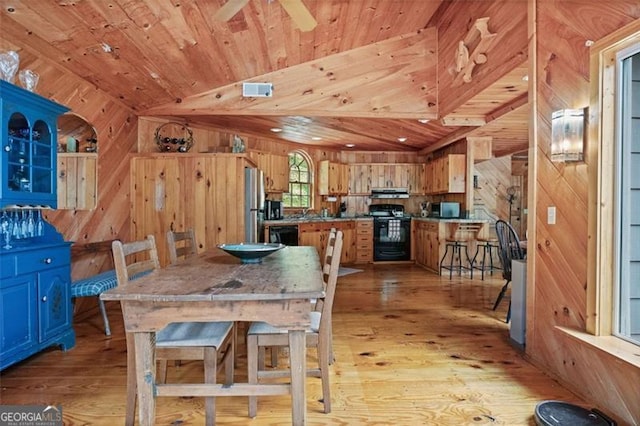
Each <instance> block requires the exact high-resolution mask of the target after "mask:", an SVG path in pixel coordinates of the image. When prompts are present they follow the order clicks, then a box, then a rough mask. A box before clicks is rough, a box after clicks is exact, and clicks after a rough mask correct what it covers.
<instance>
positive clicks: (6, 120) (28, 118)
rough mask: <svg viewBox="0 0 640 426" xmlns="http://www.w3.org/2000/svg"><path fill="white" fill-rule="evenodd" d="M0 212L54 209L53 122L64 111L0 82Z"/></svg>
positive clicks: (54, 131) (35, 95) (54, 143)
mask: <svg viewBox="0 0 640 426" xmlns="http://www.w3.org/2000/svg"><path fill="white" fill-rule="evenodd" d="M0 99H1V102H0V124H1V126H0V138H1V146H2V151H1V153H2V179H0V208H2V207H7V206H14V205H37V206H47V207H51V208H56V206H57V176H56V167H57V162H56V156H57V122H58V116H59V115H61V114H62V113H64V112H65V111H68V108H67V107H65V106H63V105H60V104H57V103H55V102H52V101H50V100H48V99H46V98H43V97H42V96H40V95H37V94H35V93H32V92H29V91H27V90H25V89H22V88H20V87H18V86H15V85H13V84H11V83H8V82H6V81H3V80H0Z"/></svg>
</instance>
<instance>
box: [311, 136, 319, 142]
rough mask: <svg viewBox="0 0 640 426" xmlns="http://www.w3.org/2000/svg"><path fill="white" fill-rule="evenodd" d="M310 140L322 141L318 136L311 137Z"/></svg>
mask: <svg viewBox="0 0 640 426" xmlns="http://www.w3.org/2000/svg"><path fill="white" fill-rule="evenodd" d="M311 140H314V141H321V140H322V138H321V137H320V136H312V137H311Z"/></svg>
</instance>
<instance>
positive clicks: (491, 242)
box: [471, 237, 502, 281]
mask: <svg viewBox="0 0 640 426" xmlns="http://www.w3.org/2000/svg"><path fill="white" fill-rule="evenodd" d="M477 241H478V243H477V245H476V254H474V255H473V259H472V260H471V268H472V269H477V270H479V271H481V272H480V276H481V279H482V280H483V281H484V271H489V273H490V274H491V275H493V271H494V270H500V269H502V268H500V267H498V266H495V265H494V264H493V249H496V251H497V250H500V246H499V245H498V239H497V238H481V237H480V238H478V239H477ZM480 250H482V262H481V263H480V265H478V266H476V259H477V258H478V255H479V254H480ZM487 255H488V256H489V264H488V265H487V263H486V260H487ZM498 259H500V256H499V253H498Z"/></svg>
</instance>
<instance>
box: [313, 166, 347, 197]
mask: <svg viewBox="0 0 640 426" xmlns="http://www.w3.org/2000/svg"><path fill="white" fill-rule="evenodd" d="M348 192H349V166H348V165H346V164H340V163H335V162H333V161H329V160H322V161H320V162H319V163H318V193H319V194H320V195H346V194H347V193H348Z"/></svg>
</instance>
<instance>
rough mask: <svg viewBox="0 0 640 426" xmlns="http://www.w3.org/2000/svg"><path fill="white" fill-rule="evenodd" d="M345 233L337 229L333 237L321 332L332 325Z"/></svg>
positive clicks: (326, 331)
mask: <svg viewBox="0 0 640 426" xmlns="http://www.w3.org/2000/svg"><path fill="white" fill-rule="evenodd" d="M342 243H343V234H342V231H337V232H336V236H335V238H334V239H333V253H332V256H331V267H330V270H329V275H328V277H327V280H326V281H325V283H324V284H325V296H324V300H323V303H322V315H321V317H320V330H319V332H320V333H328V332H329V330H330V327H331V312H332V310H333V300H334V298H335V294H336V284H337V282H338V270H339V269H340V256H341V254H342Z"/></svg>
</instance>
